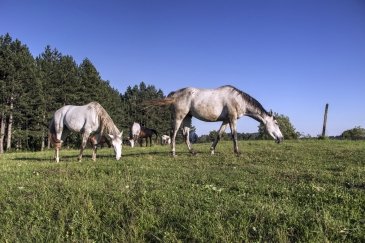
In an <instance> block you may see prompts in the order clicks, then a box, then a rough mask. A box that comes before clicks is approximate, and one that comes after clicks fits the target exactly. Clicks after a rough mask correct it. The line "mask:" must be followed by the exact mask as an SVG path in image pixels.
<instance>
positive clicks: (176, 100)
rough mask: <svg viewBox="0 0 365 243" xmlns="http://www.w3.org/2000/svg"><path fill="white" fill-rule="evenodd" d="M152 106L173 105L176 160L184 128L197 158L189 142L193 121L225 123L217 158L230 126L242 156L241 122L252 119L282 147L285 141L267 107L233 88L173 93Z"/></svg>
mask: <svg viewBox="0 0 365 243" xmlns="http://www.w3.org/2000/svg"><path fill="white" fill-rule="evenodd" d="M146 104H149V105H151V106H165V105H170V106H171V108H172V112H173V114H174V124H173V125H174V127H173V130H174V132H173V136H172V146H171V147H172V155H173V156H175V142H176V141H175V139H176V134H177V131H178V130H179V128H180V126H181V124H183V135H184V138H185V143H186V145H187V147H188V149H189V151H190V152H191V153H193V154H195V152H194V150H193V149H192V147H191V144H190V141H189V131H190V127H191V119H192V117H196V118H198V119H199V120H202V121H206V122H216V121H222V125H221V127H220V129H219V131H218V136H217V138H216V139H215V141H214V142H213V143H212V146H211V148H210V150H211V154H214V151H215V147H216V145H217V143H218V142H219V140H220V138H221V136H222V133H223V132H224V131H225V130H226V127H227V125H229V126H230V128H231V133H232V140H233V149H234V152H235V153H236V154H238V153H239V151H238V145H237V127H236V123H237V119H239V118H240V117H242V116H249V117H251V118H253V119H255V120H257V121H258V122H261V123H263V124H264V125H265V127H266V130H267V132H268V133H269V134H270V135H271V137H273V138H274V139H275V140H276V141H277V142H278V143H279V142H281V141H282V140H283V135H282V133H281V131H280V129H279V126H278V123H277V121H276V119H275V117H274V116H273V115H272V112H271V113H268V112H267V111H266V110H265V109H264V108H263V106H262V105H261V104H260V103H259V102H258V101H257V100H256V99H254V98H252V97H251V96H249V95H248V94H246V93H244V92H242V91H241V90H239V89H237V88H235V87H233V86H230V85H226V86H222V87H219V88H217V89H198V88H192V87H189V88H183V89H180V90H177V91H174V92H171V93H170V94H169V95H168V96H167V97H166V98H164V99H155V100H150V101H147V102H146Z"/></svg>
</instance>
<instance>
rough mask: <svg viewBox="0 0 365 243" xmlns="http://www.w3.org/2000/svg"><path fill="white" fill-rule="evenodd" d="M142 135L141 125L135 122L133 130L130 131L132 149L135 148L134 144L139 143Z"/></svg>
mask: <svg viewBox="0 0 365 243" xmlns="http://www.w3.org/2000/svg"><path fill="white" fill-rule="evenodd" d="M140 133H141V125H139V123H137V122H133V124H132V126H131V129H130V130H129V143H130V144H131V147H132V148H133V147H134V143H135V142H136V141H138V138H139V134H140Z"/></svg>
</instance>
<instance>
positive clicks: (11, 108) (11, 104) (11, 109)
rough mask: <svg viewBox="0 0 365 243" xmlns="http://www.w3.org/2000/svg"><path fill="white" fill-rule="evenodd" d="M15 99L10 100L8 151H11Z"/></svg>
mask: <svg viewBox="0 0 365 243" xmlns="http://www.w3.org/2000/svg"><path fill="white" fill-rule="evenodd" d="M13 108H14V104H13V97H11V100H10V111H9V123H8V136H7V142H6V150H10V149H11V134H12V129H13Z"/></svg>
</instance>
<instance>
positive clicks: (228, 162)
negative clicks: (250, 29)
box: [0, 140, 365, 242]
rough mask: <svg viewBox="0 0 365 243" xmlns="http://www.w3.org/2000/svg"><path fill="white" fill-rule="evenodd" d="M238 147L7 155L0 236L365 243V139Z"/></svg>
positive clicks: (0, 189) (1, 165)
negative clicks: (236, 151) (94, 158)
mask: <svg viewBox="0 0 365 243" xmlns="http://www.w3.org/2000/svg"><path fill="white" fill-rule="evenodd" d="M239 146H240V149H241V151H242V154H241V155H240V156H238V157H237V156H235V155H234V154H233V153H232V150H233V147H232V143H231V142H222V143H220V144H219V145H218V147H217V153H216V155H214V156H211V155H210V154H209V145H208V144H197V145H195V149H196V150H197V151H198V155H197V156H192V155H190V154H189V153H187V152H186V151H187V150H186V148H185V146H184V145H179V146H178V147H177V155H178V157H176V158H172V157H170V155H169V154H170V153H169V147H167V146H159V145H156V146H153V147H151V148H149V147H148V148H146V147H143V148H140V147H136V148H133V149H132V148H130V147H123V149H124V151H123V157H122V160H121V161H116V160H115V159H114V156H113V154H112V150H111V149H102V150H99V154H98V158H97V161H96V162H93V161H92V160H91V151H90V150H86V156H84V160H83V162H81V163H79V162H76V161H77V154H78V151H77V150H62V151H61V162H60V163H59V164H56V163H54V162H53V159H52V156H53V152H52V151H46V152H37V153H30V152H29V153H26V152H22V153H9V154H4V155H2V157H1V160H0V241H2V242H4V241H5V242H29V241H51V242H53V241H77V242H88V241H95V242H146V241H147V242H159V241H164V242H177V241H184V242H191V241H194V242H242V241H249V242H252V241H274V242H296V241H311V242H325V241H331V242H336V241H337V242H346V241H347V242H364V241H365V233H364V232H365V143H364V142H363V141H362V142H351V141H328V140H325V141H286V142H285V143H283V144H280V145H277V144H274V143H273V142H272V141H271V142H269V141H254V142H240V143H239Z"/></svg>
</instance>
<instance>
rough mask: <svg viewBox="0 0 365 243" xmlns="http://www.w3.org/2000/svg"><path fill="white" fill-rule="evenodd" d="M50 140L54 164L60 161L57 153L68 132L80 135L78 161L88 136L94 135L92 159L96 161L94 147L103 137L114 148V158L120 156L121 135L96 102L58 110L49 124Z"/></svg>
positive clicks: (68, 106)
mask: <svg viewBox="0 0 365 243" xmlns="http://www.w3.org/2000/svg"><path fill="white" fill-rule="evenodd" d="M49 132H50V138H51V141H52V143H53V144H54V147H55V159H56V162H59V161H60V158H59V153H60V148H61V145H62V142H63V141H64V140H65V139H66V137H67V135H68V134H69V133H70V132H78V133H82V144H81V150H80V154H79V157H78V159H79V161H81V159H82V153H83V151H84V149H85V146H86V143H87V140H88V138H89V136H90V134H95V135H96V136H95V138H96V139H95V140H94V144H93V156H92V159H93V160H94V161H95V160H96V145H97V143H98V142H99V141H100V139H101V138H102V136H103V135H106V137H107V138H108V139H110V140H111V144H112V145H113V147H114V152H115V158H116V159H117V160H119V159H120V157H121V156H122V135H123V131H122V132H121V133H120V132H119V130H118V128H117V127H116V126H115V124H114V122H113V120H112V119H111V118H110V116H109V114H108V113H107V112H106V110H105V109H104V108H103V107H102V106H101V105H100V104H99V103H97V102H91V103H89V104H87V105H83V106H74V105H66V106H63V107H62V108H60V109H58V110H57V111H56V112H55V113H54V115H53V118H52V120H51V122H50V126H49Z"/></svg>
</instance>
